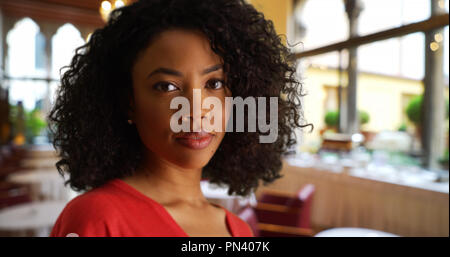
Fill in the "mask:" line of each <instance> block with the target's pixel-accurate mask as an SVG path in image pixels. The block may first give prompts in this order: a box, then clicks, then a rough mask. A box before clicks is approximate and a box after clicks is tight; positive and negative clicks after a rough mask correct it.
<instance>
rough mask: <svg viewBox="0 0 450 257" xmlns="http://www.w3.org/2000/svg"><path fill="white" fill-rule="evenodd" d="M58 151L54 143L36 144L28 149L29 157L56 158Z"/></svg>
mask: <svg viewBox="0 0 450 257" xmlns="http://www.w3.org/2000/svg"><path fill="white" fill-rule="evenodd" d="M54 157H57V152H56V151H55V148H53V146H52V145H48V144H45V145H34V146H32V147H30V148H29V149H28V150H27V158H54Z"/></svg>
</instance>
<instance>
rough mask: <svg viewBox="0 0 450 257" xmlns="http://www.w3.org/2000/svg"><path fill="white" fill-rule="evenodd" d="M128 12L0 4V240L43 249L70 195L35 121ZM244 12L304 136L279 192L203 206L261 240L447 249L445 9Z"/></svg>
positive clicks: (56, 2)
mask: <svg viewBox="0 0 450 257" xmlns="http://www.w3.org/2000/svg"><path fill="white" fill-rule="evenodd" d="M131 2H132V1H125V0H116V1H114V0H105V1H102V0H77V1H73V0H0V37H1V39H2V41H1V44H0V236H44V237H45V236H48V235H49V233H50V231H51V228H52V225H53V224H54V222H55V220H56V218H57V217H58V215H59V213H60V212H61V210H62V209H63V208H64V206H65V204H66V203H67V202H68V201H70V200H71V199H72V198H74V197H76V196H77V195H78V194H80V192H75V191H73V190H71V189H70V188H69V187H68V186H65V185H64V179H63V177H62V176H61V175H60V174H59V173H58V172H57V170H56V167H55V163H56V161H57V160H58V159H57V153H56V151H55V150H54V148H53V146H52V145H51V139H52V135H51V133H49V131H48V129H47V121H46V118H45V117H46V114H47V113H48V111H49V110H50V108H51V106H52V103H53V101H54V97H55V92H56V90H57V88H58V84H59V78H60V69H61V68H62V67H63V66H65V65H67V64H69V62H70V60H71V58H72V56H73V55H74V50H75V49H76V48H77V47H79V46H81V45H83V44H84V43H85V42H86V41H88V40H89V36H90V34H91V33H92V32H93V31H94V30H95V29H96V28H99V27H102V26H103V25H104V24H105V21H106V20H107V17H108V13H109V12H110V11H111V10H112V9H114V8H119V7H121V6H123V5H127V4H130V3H131ZM247 2H250V3H251V4H253V5H254V6H255V8H256V9H258V10H260V11H262V12H263V13H264V15H265V16H266V17H267V18H269V19H271V20H272V21H273V22H274V25H275V28H276V31H277V33H278V34H282V35H285V36H283V40H284V43H286V44H288V45H289V46H290V47H291V49H292V51H293V52H295V53H296V57H297V60H298V76H299V77H300V78H301V81H302V83H303V90H304V91H305V93H306V95H305V96H304V97H303V99H302V107H303V112H304V115H305V118H306V120H307V121H308V123H312V124H313V125H314V130H312V131H310V129H309V128H305V129H304V130H299V131H298V132H297V138H298V143H297V145H296V146H295V147H294V148H293V149H292V151H291V153H290V154H288V155H286V156H285V158H284V160H283V169H282V175H283V177H282V178H280V179H279V180H277V181H275V182H274V183H272V184H270V185H263V184H261V186H260V187H259V189H258V190H257V191H256V192H255V193H254V194H252V195H251V196H249V197H247V198H243V197H237V196H229V195H228V194H227V189H226V188H218V187H214V185H212V184H208V181H202V182H201V183H202V185H201V186H202V190H203V192H204V195H205V197H206V198H207V199H208V200H210V201H211V202H215V203H218V204H221V205H222V206H224V207H226V208H227V209H229V210H230V211H232V212H233V213H235V214H237V215H239V217H241V218H242V219H243V220H245V221H247V222H248V224H249V225H250V227H251V228H252V229H253V231H254V233H255V235H257V236H262V237H264V236H299V237H314V236H315V237H320V236H324V237H334V236H349V237H365V236H369V237H370V236H400V237H422V236H425V237H448V236H449V170H448V169H449V150H448V149H449V52H448V51H449V16H448V11H449V0H378V1H375V0H276V1H275V0H247ZM61 72H64V69H63V70H62V71H61Z"/></svg>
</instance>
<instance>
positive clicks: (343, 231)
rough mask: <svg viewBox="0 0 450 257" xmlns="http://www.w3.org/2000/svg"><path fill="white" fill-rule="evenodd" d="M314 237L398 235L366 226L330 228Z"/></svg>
mask: <svg viewBox="0 0 450 257" xmlns="http://www.w3.org/2000/svg"><path fill="white" fill-rule="evenodd" d="M315 237H398V235H394V234H391V233H386V232H383V231H378V230H374V229H367V228H332V229H328V230H324V231H321V232H320V233H317V234H316V235H315Z"/></svg>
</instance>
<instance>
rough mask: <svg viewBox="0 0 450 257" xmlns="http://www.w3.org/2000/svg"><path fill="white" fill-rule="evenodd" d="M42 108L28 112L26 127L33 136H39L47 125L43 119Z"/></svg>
mask: <svg viewBox="0 0 450 257" xmlns="http://www.w3.org/2000/svg"><path fill="white" fill-rule="evenodd" d="M39 116H40V110H38V109H34V110H32V111H31V112H27V113H26V122H25V124H26V129H27V131H28V132H29V133H30V135H31V137H35V136H38V135H39V133H41V131H42V129H44V128H45V127H47V123H46V122H45V121H44V120H42V119H41V117H39Z"/></svg>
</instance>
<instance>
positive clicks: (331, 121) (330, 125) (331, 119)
mask: <svg viewBox="0 0 450 257" xmlns="http://www.w3.org/2000/svg"><path fill="white" fill-rule="evenodd" d="M338 124H339V112H338V111H328V112H327V113H326V114H325V125H326V127H325V128H323V129H322V130H320V134H321V135H323V134H324V133H325V132H326V131H330V132H337V131H338Z"/></svg>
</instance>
